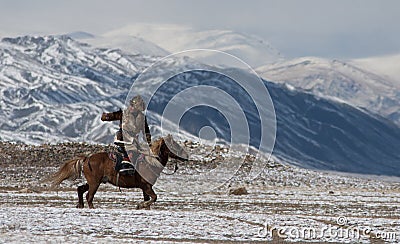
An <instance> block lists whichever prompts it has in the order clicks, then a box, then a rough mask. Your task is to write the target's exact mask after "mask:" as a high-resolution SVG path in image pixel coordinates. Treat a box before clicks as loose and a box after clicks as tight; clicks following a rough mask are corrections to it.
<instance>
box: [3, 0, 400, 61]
mask: <svg viewBox="0 0 400 244" xmlns="http://www.w3.org/2000/svg"><path fill="white" fill-rule="evenodd" d="M132 23H163V24H180V25H188V26H192V27H193V28H194V29H199V30H208V29H231V30H235V31H240V32H244V33H249V34H253V35H257V36H259V37H261V38H263V39H265V40H266V41H268V42H270V43H271V44H272V45H273V46H274V47H276V48H277V49H278V50H280V51H281V52H282V53H283V54H284V55H285V56H287V57H297V56H320V57H331V58H357V57H368V56H375V55H384V54H393V53H396V54H398V53H400V1H397V0H330V1H323V0H307V1H305V0H298V1H296V0H293V1H288V0H277V1H269V0H263V1H262V0H260V1H245V0H241V1H239V0H237V1H235V0H219V1H217V0H199V1H187V0H186V1H185V0H182V1H178V0H173V1H172V0H164V1H163V0H159V1H151V0H143V1H141V0H124V1H120V0H114V1H110V0H107V1H106V0H68V1H54V0H35V1H31V0H0V36H3V37H4V36H6V35H10V36H15V35H20V34H32V33H35V34H60V33H67V32H73V31H78V30H81V31H87V32H91V33H94V34H101V33H104V32H107V31H110V30H112V29H116V28H120V27H122V26H125V25H129V24H132Z"/></svg>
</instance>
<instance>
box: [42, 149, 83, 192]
mask: <svg viewBox="0 0 400 244" xmlns="http://www.w3.org/2000/svg"><path fill="white" fill-rule="evenodd" d="M86 159H87V157H86V156H83V155H82V156H78V157H77V158H74V159H71V160H68V161H67V162H65V163H64V164H63V165H62V166H61V168H60V169H59V170H58V171H57V172H56V173H55V174H54V175H53V176H52V177H51V178H50V179H49V181H50V182H51V186H52V187H51V188H56V187H57V186H58V185H60V183H61V182H63V181H64V180H66V179H72V180H75V179H78V178H80V177H81V176H82V167H83V163H84V162H85V161H86Z"/></svg>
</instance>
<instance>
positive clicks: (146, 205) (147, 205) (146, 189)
mask: <svg viewBox="0 0 400 244" xmlns="http://www.w3.org/2000/svg"><path fill="white" fill-rule="evenodd" d="M142 190H143V196H144V198H145V201H143V202H141V203H139V204H138V205H137V206H136V209H142V208H146V209H150V205H151V204H153V203H154V202H155V201H157V195H156V193H155V192H154V190H153V187H152V186H151V185H150V184H148V185H146V186H145V187H144V188H143V189H142ZM146 195H147V197H146ZM148 197H150V200H146V198H147V199H148Z"/></svg>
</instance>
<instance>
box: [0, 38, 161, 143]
mask: <svg viewBox="0 0 400 244" xmlns="http://www.w3.org/2000/svg"><path fill="white" fill-rule="evenodd" d="M153 61H154V59H153V58H151V57H145V56H133V55H127V54H123V53H121V52H120V51H118V50H112V49H111V50H105V49H103V50H102V49H93V48H91V47H90V46H88V45H86V44H82V43H78V42H76V41H73V40H72V39H70V38H69V37H66V36H61V37H53V36H46V37H29V36H25V37H19V38H4V39H3V40H2V42H1V43H0V94H1V102H0V115H1V118H2V120H1V121H0V130H1V134H0V139H2V140H12V141H24V142H28V143H32V142H33V143H43V142H57V141H63V140H77V141H99V142H100V141H103V142H105V140H104V139H105V138H108V139H111V131H113V130H114V129H111V128H112V125H111V124H104V123H101V121H100V119H99V118H100V117H99V116H100V114H101V112H102V111H104V110H106V111H107V110H108V111H110V110H115V109H117V108H118V107H122V106H123V99H124V97H125V95H126V93H127V90H128V89H129V87H130V86H131V84H132V81H133V80H134V79H135V77H136V75H137V74H138V72H140V71H141V70H143V69H144V68H145V67H147V66H148V65H150V64H151V63H153Z"/></svg>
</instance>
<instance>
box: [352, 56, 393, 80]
mask: <svg viewBox="0 0 400 244" xmlns="http://www.w3.org/2000/svg"><path fill="white" fill-rule="evenodd" d="M349 63H351V64H354V65H356V66H359V67H362V68H363V69H365V70H369V71H372V72H374V73H376V74H379V75H381V76H382V77H385V78H386V79H388V80H391V81H393V82H394V83H396V84H397V85H399V86H400V54H396V55H386V56H378V57H369V58H361V59H353V60H349Z"/></svg>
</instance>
